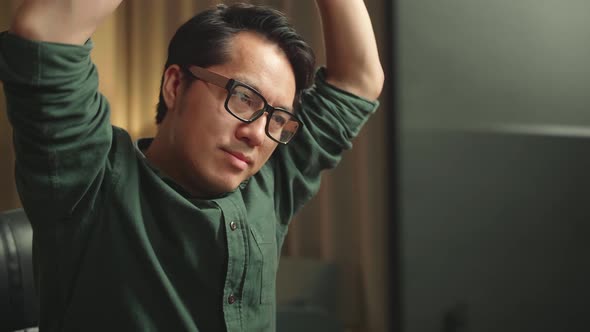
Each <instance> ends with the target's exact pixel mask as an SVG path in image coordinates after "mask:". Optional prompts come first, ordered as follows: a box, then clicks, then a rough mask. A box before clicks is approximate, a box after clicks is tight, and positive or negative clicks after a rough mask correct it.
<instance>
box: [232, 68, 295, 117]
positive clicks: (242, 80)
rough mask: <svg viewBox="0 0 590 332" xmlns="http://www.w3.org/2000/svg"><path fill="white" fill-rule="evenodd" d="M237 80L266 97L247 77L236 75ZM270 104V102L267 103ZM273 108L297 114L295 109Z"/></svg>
mask: <svg viewBox="0 0 590 332" xmlns="http://www.w3.org/2000/svg"><path fill="white" fill-rule="evenodd" d="M234 79H235V80H237V81H240V82H242V83H245V84H248V85H249V86H250V87H252V88H254V90H256V91H258V93H260V94H261V95H262V96H263V97H264V95H263V94H262V92H261V90H260V88H258V86H256V84H254V82H252V81H250V80H249V79H247V78H246V77H243V76H241V75H236V76H235V77H234ZM264 99H265V100H266V97H264ZM266 102H267V103H268V101H266ZM271 106H272V107H276V108H282V109H284V110H287V111H288V112H289V113H291V114H295V113H294V111H293V107H284V106H277V105H271Z"/></svg>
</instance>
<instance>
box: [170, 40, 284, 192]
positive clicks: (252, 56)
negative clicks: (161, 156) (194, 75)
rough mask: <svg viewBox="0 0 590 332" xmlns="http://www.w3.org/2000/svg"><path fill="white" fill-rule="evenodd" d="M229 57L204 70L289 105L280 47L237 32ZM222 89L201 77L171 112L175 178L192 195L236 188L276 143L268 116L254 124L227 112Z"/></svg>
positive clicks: (273, 102) (279, 104) (277, 104)
mask: <svg viewBox="0 0 590 332" xmlns="http://www.w3.org/2000/svg"><path fill="white" fill-rule="evenodd" d="M230 53H231V54H232V56H231V60H230V61H229V62H228V63H225V64H223V65H215V66H211V67H209V68H207V69H208V70H210V71H212V72H215V73H217V74H221V75H223V76H226V77H228V78H233V79H236V80H238V81H241V82H243V83H246V84H248V85H250V86H252V87H254V88H256V89H257V90H258V91H259V92H260V93H261V94H262V95H263V96H264V98H265V99H266V100H267V102H268V103H269V104H270V105H272V106H275V107H283V108H287V109H291V107H292V104H293V100H294V97H295V76H294V73H293V69H292V67H291V64H290V63H289V60H288V59H287V57H286V55H285V54H284V52H283V51H282V50H281V49H280V48H279V47H278V46H277V45H276V44H274V43H271V42H269V41H268V40H266V39H264V38H263V37H261V36H259V35H257V34H255V33H251V32H241V33H239V34H237V35H236V36H235V37H234V38H233V40H232V42H231V46H230ZM226 96H227V90H225V89H223V88H220V87H218V86H215V85H213V84H210V83H206V82H204V81H201V80H196V81H194V82H193V83H192V84H191V85H187V86H186V87H185V88H183V89H180V92H179V94H178V97H177V98H176V99H175V102H174V109H173V110H171V111H172V112H170V111H169V112H168V115H166V117H169V116H171V115H172V118H171V119H170V120H172V121H173V123H172V126H171V128H172V136H171V137H173V139H172V143H171V146H172V148H173V149H174V153H173V158H174V159H176V161H177V162H178V163H179V164H178V170H179V174H177V176H176V177H177V178H178V179H176V180H177V181H181V183H180V184H181V185H183V186H185V187H187V189H189V190H190V191H191V192H193V194H196V195H197V196H200V197H207V196H212V195H217V194H221V193H224V192H229V191H233V190H235V189H236V188H237V187H238V186H239V184H240V183H241V182H242V181H244V180H245V179H247V178H248V177H250V176H252V175H254V174H255V173H256V172H258V171H259V170H260V168H261V167H262V166H263V165H264V163H265V162H266V161H267V160H268V159H269V157H270V155H271V154H272V153H273V151H274V150H275V149H276V147H277V145H278V144H277V143H276V142H274V141H273V140H272V139H270V138H269V137H268V136H266V132H265V126H266V121H267V116H268V115H264V116H262V117H261V118H259V119H258V120H256V121H255V122H253V123H250V124H247V123H243V122H241V121H239V120H238V119H236V118H235V117H233V116H232V115H231V114H229V113H228V112H227V110H226V109H225V107H224V102H225V99H226Z"/></svg>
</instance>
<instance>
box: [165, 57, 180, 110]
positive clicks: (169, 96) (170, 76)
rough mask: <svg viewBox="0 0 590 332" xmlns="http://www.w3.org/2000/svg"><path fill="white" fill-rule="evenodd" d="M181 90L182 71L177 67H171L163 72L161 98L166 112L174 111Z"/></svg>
mask: <svg viewBox="0 0 590 332" xmlns="http://www.w3.org/2000/svg"><path fill="white" fill-rule="evenodd" d="M181 88H182V71H181V70H180V67H179V66H178V65H171V66H170V67H168V68H166V71H165V72H164V81H163V83H162V97H163V98H164V102H165V103H166V108H167V109H168V111H170V110H173V109H174V105H175V104H176V102H177V100H178V98H179V96H180V93H181Z"/></svg>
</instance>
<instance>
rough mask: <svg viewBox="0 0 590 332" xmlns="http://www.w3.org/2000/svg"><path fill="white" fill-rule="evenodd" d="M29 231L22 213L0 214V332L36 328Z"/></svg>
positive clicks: (31, 230) (31, 247) (36, 315)
mask: <svg viewBox="0 0 590 332" xmlns="http://www.w3.org/2000/svg"><path fill="white" fill-rule="evenodd" d="M32 256H33V229H32V228H31V224H30V223H29V220H28V218H27V216H26V214H25V212H24V211H23V210H22V209H18V210H12V211H7V212H2V213H0V332H5V331H16V330H23V329H28V328H31V327H35V326H37V323H38V316H39V301H38V298H37V294H36V292H35V283H34V279H33V261H32Z"/></svg>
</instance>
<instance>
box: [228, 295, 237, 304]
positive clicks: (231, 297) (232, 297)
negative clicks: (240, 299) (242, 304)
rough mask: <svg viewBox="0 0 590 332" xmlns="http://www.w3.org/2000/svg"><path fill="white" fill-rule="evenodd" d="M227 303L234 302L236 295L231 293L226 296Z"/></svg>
mask: <svg viewBox="0 0 590 332" xmlns="http://www.w3.org/2000/svg"><path fill="white" fill-rule="evenodd" d="M227 303H229V304H234V303H236V297H235V296H234V294H231V295H230V296H229V297H228V298H227Z"/></svg>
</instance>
